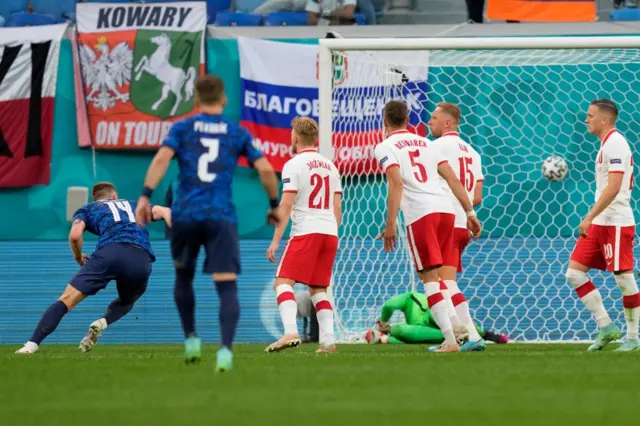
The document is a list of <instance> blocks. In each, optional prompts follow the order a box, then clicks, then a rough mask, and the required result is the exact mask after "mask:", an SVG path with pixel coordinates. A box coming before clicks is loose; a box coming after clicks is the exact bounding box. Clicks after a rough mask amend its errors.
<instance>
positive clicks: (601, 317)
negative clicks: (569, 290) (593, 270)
mask: <svg viewBox="0 0 640 426" xmlns="http://www.w3.org/2000/svg"><path fill="white" fill-rule="evenodd" d="M566 277H567V281H569V284H571V286H572V287H573V289H574V290H575V291H576V294H577V295H578V297H579V298H580V300H581V301H582V303H583V304H584V306H585V307H586V308H587V309H588V310H589V312H591V314H592V315H593V318H595V320H596V322H597V323H598V327H599V328H602V327H606V326H607V325H609V324H611V318H609V314H608V313H607V311H606V309H605V308H604V305H603V304H602V296H601V295H600V292H599V291H598V289H597V288H596V286H594V285H593V283H592V282H591V281H590V280H589V277H588V276H587V274H585V273H584V272H581V271H578V270H576V269H567V274H566Z"/></svg>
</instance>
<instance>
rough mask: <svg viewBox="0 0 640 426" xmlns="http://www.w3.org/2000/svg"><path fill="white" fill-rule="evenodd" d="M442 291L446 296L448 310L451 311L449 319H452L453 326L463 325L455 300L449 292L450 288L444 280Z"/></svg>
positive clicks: (441, 283) (441, 282) (441, 284)
mask: <svg viewBox="0 0 640 426" xmlns="http://www.w3.org/2000/svg"><path fill="white" fill-rule="evenodd" d="M440 293H442V296H443V297H444V300H445V303H446V304H447V311H448V312H449V321H451V326H452V327H454V328H455V327H457V326H461V325H462V322H461V321H460V318H459V317H458V314H457V313H456V308H455V306H453V302H452V301H451V293H450V292H449V288H448V287H447V285H446V284H445V282H444V281H442V280H440Z"/></svg>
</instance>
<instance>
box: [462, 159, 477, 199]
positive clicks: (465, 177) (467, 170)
mask: <svg viewBox="0 0 640 426" xmlns="http://www.w3.org/2000/svg"><path fill="white" fill-rule="evenodd" d="M458 163H459V166H460V183H461V184H462V186H463V187H464V188H465V189H466V190H467V191H471V190H473V185H474V184H475V176H473V172H472V171H471V167H470V166H471V165H472V164H473V158H471V157H460V158H458Z"/></svg>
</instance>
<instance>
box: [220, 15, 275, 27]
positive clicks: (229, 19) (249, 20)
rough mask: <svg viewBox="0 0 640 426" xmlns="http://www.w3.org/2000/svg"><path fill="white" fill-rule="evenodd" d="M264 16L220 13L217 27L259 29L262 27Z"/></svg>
mask: <svg viewBox="0 0 640 426" xmlns="http://www.w3.org/2000/svg"><path fill="white" fill-rule="evenodd" d="M262 20H263V19H262V16H260V15H254V14H252V13H245V12H218V13H217V14H216V20H215V25H217V26H219V27H257V26H260V25H262Z"/></svg>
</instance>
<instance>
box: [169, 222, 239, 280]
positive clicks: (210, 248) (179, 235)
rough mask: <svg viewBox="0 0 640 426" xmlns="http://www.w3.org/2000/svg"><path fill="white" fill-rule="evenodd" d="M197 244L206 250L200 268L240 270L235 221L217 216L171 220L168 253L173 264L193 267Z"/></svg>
mask: <svg viewBox="0 0 640 426" xmlns="http://www.w3.org/2000/svg"><path fill="white" fill-rule="evenodd" d="M201 246H204V251H205V254H206V257H205V259H204V267H203V268H202V272H204V273H205V274H215V273H224V272H233V273H236V274H239V273H240V242H239V238H238V227H237V225H236V224H235V223H231V222H225V221H218V220H207V221H202V222H174V223H173V226H172V229H171V255H172V256H173V261H174V263H175V265H176V268H178V269H188V270H195V268H196V261H197V260H198V253H199V252H200V247H201Z"/></svg>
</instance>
